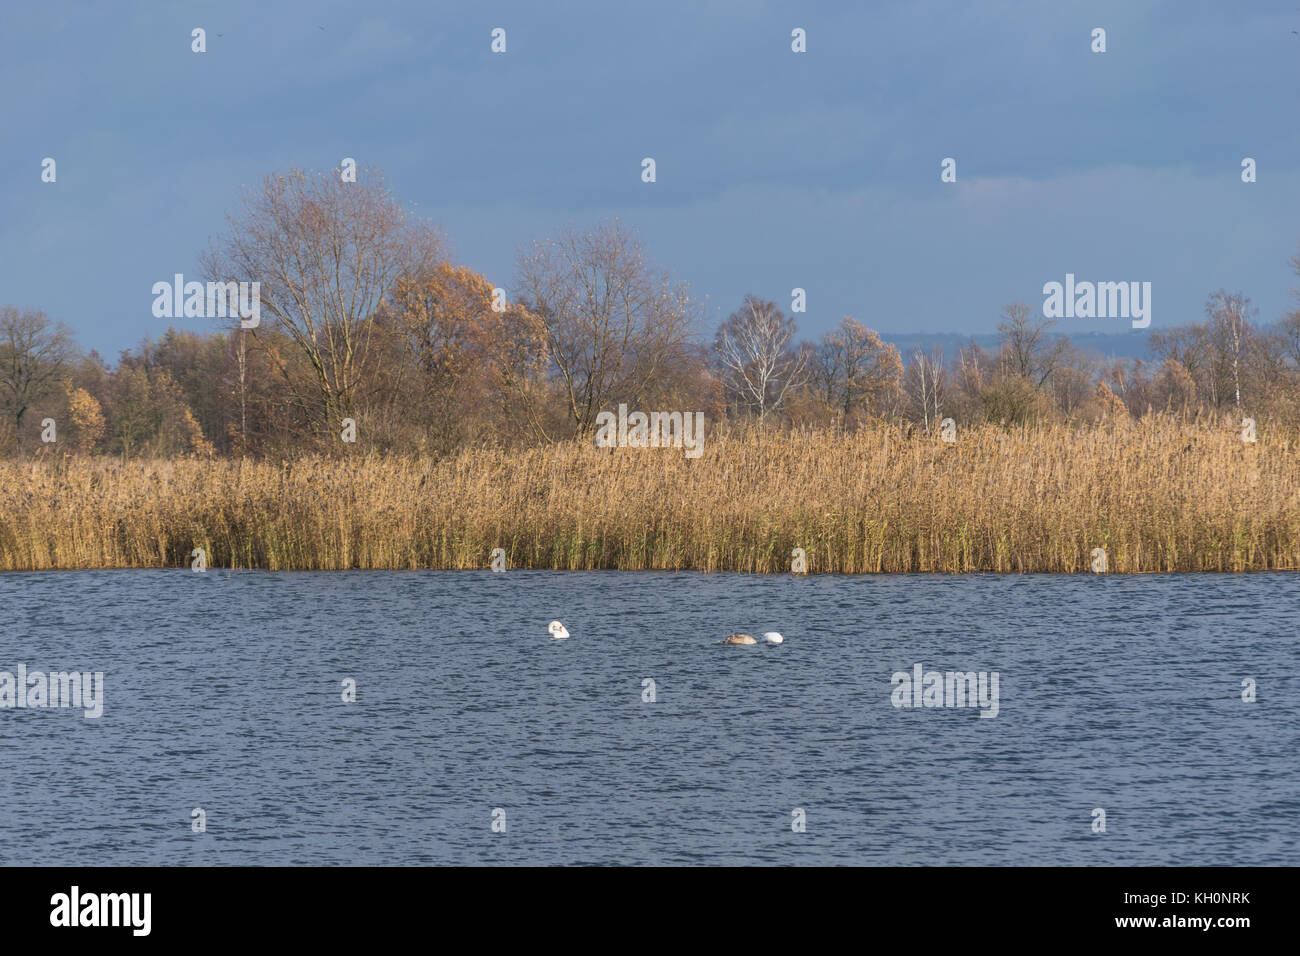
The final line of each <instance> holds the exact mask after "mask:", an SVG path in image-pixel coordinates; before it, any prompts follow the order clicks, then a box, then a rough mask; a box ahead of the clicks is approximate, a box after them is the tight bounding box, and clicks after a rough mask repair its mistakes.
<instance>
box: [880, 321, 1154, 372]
mask: <svg viewBox="0 0 1300 956" xmlns="http://www.w3.org/2000/svg"><path fill="white" fill-rule="evenodd" d="M880 337H881V338H882V339H884V340H885V341H886V342H888V343H890V344H891V345H893V346H895V347H897V348H898V351H899V352H901V353H902V355H903V364H904V365H906V364H907V363H908V361H909V360H910V359H911V356H912V353H913V352H915V351H916V350H917V349H930V348H933V347H934V346H936V345H937V346H940V347H942V348H943V357H944V362H945V363H947V362H949V361H951V360H952V359H954V358H956V357H957V350H958V349H961V348H965V347H966V346H967V345H969V344H970V342H971V340H972V339H973V340H974V341H975V344H976V345H978V346H979V347H980V348H982V349H984V350H985V351H987V352H995V351H997V348H998V337H997V335H996V334H985V335H968V334H964V333H961V332H934V333H926V332H918V333H913V334H905V335H898V334H890V333H886V332H881V333H880ZM1066 338H1068V339H1069V340H1070V341H1071V342H1072V343H1073V344H1074V346H1075V348H1077V349H1079V351H1081V352H1084V353H1085V354H1087V355H1090V356H1091V357H1093V358H1102V359H1135V358H1140V359H1142V360H1143V361H1147V362H1149V361H1151V360H1152V359H1153V358H1154V355H1153V353H1152V352H1151V348H1150V340H1149V339H1148V338H1147V333H1146V331H1145V330H1138V329H1134V330H1132V331H1129V332H1081V333H1079V334H1077V335H1068V336H1066Z"/></svg>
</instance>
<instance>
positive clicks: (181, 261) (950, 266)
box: [0, 0, 1300, 358]
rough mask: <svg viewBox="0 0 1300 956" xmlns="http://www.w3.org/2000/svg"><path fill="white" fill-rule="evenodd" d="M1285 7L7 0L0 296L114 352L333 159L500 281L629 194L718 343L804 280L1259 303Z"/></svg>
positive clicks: (1299, 244) (1287, 79)
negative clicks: (800, 34)
mask: <svg viewBox="0 0 1300 956" xmlns="http://www.w3.org/2000/svg"><path fill="white" fill-rule="evenodd" d="M194 27H203V28H204V29H205V30H206V31H207V43H208V51H207V52H206V53H204V54H195V53H192V52H191V51H190V30H191V29H192V28H194ZM494 27H502V28H504V29H505V30H506V31H507V47H508V49H507V52H506V53H505V54H493V53H491V52H490V49H489V44H490V32H491V30H492V28H494ZM795 27H802V28H804V29H805V30H806V31H807V37H808V39H807V44H808V52H807V53H803V54H795V53H792V52H791V50H790V31H791V30H792V29H793V28H795ZM1094 27H1102V28H1104V29H1106V31H1107V47H1108V50H1107V52H1106V53H1104V54H1097V53H1092V52H1091V51H1090V43H1091V38H1090V33H1091V30H1092V29H1093V28H1094ZM1293 30H1295V31H1300V0H1282V2H1277V3H1264V2H1250V3H1237V2H1228V0H1223V2H1214V3H1210V2H1203V3H1197V2H1176V3H1175V2H1170V3H1141V2H1132V0H1123V2H1113V3H1111V2H1092V3H1055V2H1054V3H1038V2H1024V3H1009V2H996V0H982V2H979V3H918V2H902V3H865V2H864V3H847V2H845V3H799V4H795V3H763V2H740V0H728V2H708V0H696V2H682V3H663V2H655V3H646V4H635V5H634V4H624V3H610V2H590V3H587V2H573V3H568V2H558V0H557V2H539V0H530V2H523V3H493V2H481V3H471V2H465V3H437V2H429V0H422V2H411V3H403V2H394V3H385V2H379V0H376V2H367V3H364V4H344V3H312V4H306V3H292V2H280V0H257V2H230V0H222V2H215V3H192V4H184V3H156V4H153V3H141V4H137V5H135V6H133V7H130V8H125V7H123V6H122V5H118V4H92V3H85V4H73V3H59V2H38V3H26V2H22V3H19V2H14V0H5V3H4V4H3V6H2V7H0V150H2V155H3V156H4V160H5V163H4V167H5V170H6V174H5V175H4V177H3V178H2V179H0V216H2V221H3V226H0V304H13V305H18V306H22V307H39V308H43V309H45V310H46V311H47V312H48V313H50V314H51V315H52V316H54V317H55V318H57V319H59V320H61V321H63V322H65V323H66V324H67V325H68V326H70V327H71V328H72V329H73V330H74V331H75V332H76V334H77V337H78V340H79V341H80V342H81V343H82V344H83V345H85V346H86V347H88V348H92V347H93V348H96V349H98V350H100V351H101V352H102V353H103V354H104V355H105V356H106V357H110V358H115V357H116V355H117V352H118V351H119V350H120V349H122V348H125V347H129V346H133V345H135V344H136V343H138V342H139V341H140V340H141V339H142V338H144V337H146V336H147V337H154V336H156V335H158V334H160V333H161V332H162V331H163V330H164V329H165V328H166V326H167V325H168V324H169V320H166V319H156V318H154V317H153V315H152V312H151V305H152V302H153V296H152V294H151V291H150V290H151V287H152V285H153V283H155V282H158V281H168V280H170V278H171V276H172V275H173V273H176V272H183V273H185V274H186V275H187V277H190V276H191V275H192V276H193V277H194V278H199V269H198V262H197V259H198V255H199V253H200V252H201V251H202V250H203V249H204V248H205V247H206V246H207V244H208V242H209V240H210V239H212V238H215V237H216V236H218V235H220V234H222V233H223V232H224V231H225V229H226V222H225V216H226V214H227V213H229V212H231V211H232V210H233V209H234V207H235V203H236V200H237V198H238V191H239V187H240V186H241V184H250V185H251V184H253V183H256V182H258V181H259V180H260V179H261V178H262V177H263V176H264V175H266V174H267V173H270V172H274V171H278V170H284V169H288V168H290V167H295V166H296V167H301V168H308V169H331V168H334V167H335V166H337V165H338V163H339V161H340V160H341V159H342V158H343V157H344V156H351V157H355V158H356V159H357V161H358V163H359V164H361V165H362V166H365V165H374V166H378V167H380V168H382V169H383V170H385V172H386V173H387V176H388V179H389V181H390V184H391V186H392V187H393V189H394V192H395V193H396V195H397V196H399V197H400V198H401V199H402V200H404V201H405V202H406V203H407V204H408V206H409V208H410V209H411V211H412V212H414V213H416V214H419V215H424V216H427V217H429V218H431V219H433V220H434V221H436V222H438V223H440V224H441V225H442V226H443V227H444V229H445V230H446V232H447V234H448V236H449V238H450V239H451V242H452V247H453V250H454V253H455V258H456V259H457V261H459V262H462V263H464V264H466V265H469V266H472V267H474V268H475V269H478V270H480V271H482V272H484V273H485V274H486V275H487V276H488V277H489V278H490V279H491V280H492V281H493V282H494V283H495V284H498V285H502V286H505V287H506V288H507V289H509V288H510V286H511V280H512V278H513V273H514V260H515V251H516V249H517V248H518V247H519V246H520V245H521V244H523V243H524V242H526V241H529V240H532V239H536V238H541V237H544V236H546V235H548V234H551V233H553V232H555V231H556V230H558V229H559V228H561V227H563V226H565V225H568V224H575V225H579V226H581V225H585V224H588V223H594V222H596V221H599V220H601V219H605V218H609V217H612V216H618V217H620V218H621V219H623V220H624V222H626V223H627V224H629V225H631V226H633V227H635V228H636V229H637V230H638V231H639V232H640V233H641V235H642V237H643V239H644V240H645V243H646V246H647V248H648V250H649V252H650V254H651V255H652V257H653V258H654V259H655V260H656V261H657V262H658V263H660V264H662V265H663V266H665V267H667V268H669V269H671V270H672V271H673V273H674V274H675V275H676V276H678V277H679V278H681V279H684V280H686V281H687V282H689V283H690V285H691V288H692V291H693V292H694V293H695V294H696V295H697V296H698V297H700V298H701V299H705V298H706V297H707V310H708V313H707V314H708V320H707V324H706V327H705V328H704V330H703V331H705V332H706V333H707V332H711V330H712V327H713V326H715V325H716V323H717V322H718V321H720V320H721V318H723V317H724V316H725V315H726V314H727V313H728V312H729V311H731V309H733V308H734V307H735V306H736V305H737V304H739V302H740V300H741V297H742V296H743V295H744V294H745V293H747V292H753V293H756V294H758V295H761V296H764V297H767V298H771V299H774V300H776V301H777V302H778V303H781V304H782V305H783V306H786V307H788V306H789V303H790V290H791V289H792V288H794V287H796V286H798V287H802V288H805V289H806V290H807V294H808V311H807V313H806V314H803V315H799V316H796V318H797V319H798V321H799V325H800V329H801V332H802V333H803V334H805V335H807V336H809V337H812V336H815V335H819V334H820V333H821V332H823V331H825V330H826V329H828V328H830V327H831V326H833V325H835V324H836V323H838V321H839V319H840V318H841V317H842V316H844V315H846V314H851V315H854V316H855V317H857V318H858V319H860V320H861V321H863V322H865V323H866V324H867V325H869V326H871V327H873V328H877V329H880V330H882V331H884V332H887V333H893V334H903V333H915V332H931V331H932V332H952V331H959V332H971V333H981V332H989V331H992V330H993V329H994V328H995V327H996V325H997V322H998V317H999V313H1000V311H1001V308H1002V306H1003V305H1004V304H1006V303H1008V302H1012V301H1029V302H1033V303H1035V304H1036V305H1039V306H1041V303H1042V300H1043V295H1042V291H1041V290H1042V286H1043V283H1045V282H1049V281H1058V282H1059V281H1062V280H1063V278H1064V276H1065V274H1066V273H1067V272H1073V273H1075V274H1076V276H1078V277H1079V278H1080V279H1081V280H1082V279H1091V280H1103V281H1121V280H1131V281H1150V282H1151V283H1152V287H1153V291H1152V305H1153V321H1152V325H1151V328H1152V329H1156V328H1160V327H1162V326H1167V325H1171V324H1178V323H1182V322H1186V321H1193V320H1199V319H1200V318H1201V309H1202V305H1203V303H1204V301H1205V298H1206V295H1207V294H1208V293H1209V292H1211V291H1212V290H1214V289H1217V288H1219V287H1226V288H1228V289H1229V290H1241V291H1243V292H1245V293H1246V294H1248V295H1250V296H1251V297H1252V298H1253V299H1254V302H1255V304H1256V305H1257V306H1258V307H1259V309H1260V319H1261V320H1262V321H1266V322H1267V321H1273V320H1274V319H1276V318H1278V317H1279V316H1280V315H1282V314H1283V313H1285V312H1286V311H1288V310H1290V309H1291V308H1294V307H1295V301H1296V300H1295V299H1294V297H1293V296H1292V292H1291V290H1292V289H1293V288H1295V287H1296V286H1300V277H1296V276H1295V275H1293V274H1292V272H1291V271H1290V268H1289V265H1288V260H1289V258H1290V257H1291V256H1292V255H1293V254H1294V253H1295V252H1296V251H1297V249H1298V248H1300V122H1298V119H1300V109H1297V106H1298V103H1297V92H1298V91H1300V32H1297V33H1292V32H1291V31H1293ZM219 34H220V35H219ZM46 156H51V157H54V158H55V159H56V161H57V163H58V181H57V182H56V183H53V184H48V183H42V182H41V179H40V172H41V168H40V164H41V160H42V158H44V157H46ZM645 156H652V157H654V158H655V160H656V163H657V172H658V181H657V182H655V183H653V184H646V183H643V182H641V177H640V172H641V165H640V164H641V159H642V158H643V157H645ZM948 156H951V157H954V158H955V159H956V160H957V164H958V165H957V171H958V181H957V182H956V183H952V184H944V183H941V182H940V180H939V172H940V169H939V164H940V161H941V160H942V159H943V158H944V157H948ZM1246 156H1250V157H1253V158H1254V159H1255V160H1256V161H1257V163H1258V181H1257V182H1255V183H1253V184H1244V183H1242V182H1241V178H1240V163H1241V160H1242V158H1243V157H1246ZM182 321H183V320H182ZM190 321H192V322H194V323H196V325H197V324H198V323H200V322H202V321H203V320H190ZM1127 325H1128V323H1127V322H1125V321H1123V320H1114V319H1111V320H1098V319H1093V320H1068V321H1063V322H1062V323H1061V326H1060V327H1061V329H1062V330H1063V331H1066V332H1087V331H1104V332H1119V331H1123V330H1124V329H1125V328H1126V327H1127ZM1148 331H1149V330H1148ZM1134 334H1143V333H1138V332H1135V333H1134Z"/></svg>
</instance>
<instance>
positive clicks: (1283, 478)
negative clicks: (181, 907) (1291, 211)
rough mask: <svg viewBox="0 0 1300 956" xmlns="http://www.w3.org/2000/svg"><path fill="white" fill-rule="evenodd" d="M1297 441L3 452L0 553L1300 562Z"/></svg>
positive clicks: (1138, 435)
mask: <svg viewBox="0 0 1300 956" xmlns="http://www.w3.org/2000/svg"><path fill="white" fill-rule="evenodd" d="M1298 452H1300V436H1297V434H1296V432H1295V430H1294V429H1291V430H1289V431H1287V432H1285V433H1283V432H1281V431H1279V430H1277V429H1274V430H1271V431H1268V432H1261V433H1260V436H1259V441H1258V443H1256V444H1246V443H1243V442H1242V441H1241V437H1240V435H1239V434H1238V433H1237V432H1236V431H1233V430H1230V429H1227V428H1214V427H1210V426H1207V425H1200V424H1189V423H1184V422H1179V421H1177V420H1175V419H1172V418H1164V417H1160V416H1154V417H1149V418H1146V419H1143V420H1141V421H1139V422H1136V423H1128V422H1115V423H1104V424H1102V425H1097V426H1088V427H1073V426H1067V425H1042V426H1036V427H1031V428H1024V429H1013V430H1010V431H1008V430H1005V429H1001V428H998V427H993V426H989V427H982V428H977V429H973V430H970V431H966V432H964V433H962V434H960V435H959V438H958V441H957V443H956V444H951V445H949V444H944V443H943V442H941V441H939V440H938V439H937V438H932V437H929V436H924V435H920V434H913V435H912V436H910V437H909V436H906V435H905V434H904V432H903V431H902V430H901V429H899V428H897V427H894V426H887V425H880V426H877V427H874V428H868V429H863V430H860V431H858V432H856V433H853V434H842V433H838V432H834V431H830V430H820V431H806V432H794V433H776V432H773V433H769V434H766V435H763V434H760V433H756V432H750V433H747V434H737V435H731V436H721V437H717V438H712V437H711V436H710V438H709V439H708V440H706V443H705V448H704V454H703V457H701V458H698V459H694V460H691V459H687V458H686V457H685V456H684V455H683V453H682V451H681V449H670V448H662V449H655V448H647V449H637V448H626V449H597V448H595V447H592V446H590V445H586V444H576V443H571V444H563V445H557V446H549V447H545V448H535V449H531V450H524V451H511V452H507V451H501V450H497V449H474V450H469V451H465V452H463V453H461V454H460V455H458V456H456V457H453V458H449V459H444V460H441V461H434V460H429V459H409V458H396V457H380V456H375V455H371V456H358V457H353V458H347V457H339V458H329V457H322V458H312V459H303V460H298V461H293V462H266V461H253V460H242V461H241V460H230V461H225V460H212V461H206V460H198V459H183V460H171V461H126V462H122V461H118V460H111V459H100V458H94V459H89V458H77V457H67V458H49V459H41V460H24V461H9V462H4V463H0V569H3V570H46V569H56V568H160V567H184V566H188V565H189V562H190V554H191V551H192V549H194V548H203V549H204V550H205V552H206V554H207V560H208V565H209V567H233V568H265V569H271V570H286V569H304V570H307V569H311V570H332V569H349V568H361V569H380V568H387V569H399V568H437V569H469V568H485V567H487V566H488V562H489V555H490V553H491V551H492V549H494V548H498V547H500V548H503V549H504V550H505V552H506V555H507V558H508V562H509V565H510V566H511V567H514V568H520V567H523V568H553V569H583V570H587V569H604V568H611V569H620V570H644V569H668V570H695V571H744V572H758V573H767V572H786V573H788V572H789V571H790V562H791V552H792V551H793V549H795V548H803V549H804V550H805V552H806V554H807V564H808V571H809V572H810V573H821V572H832V573H846V574H859V573H881V572H884V573H898V572H941V573H961V572H974V571H993V572H1030V571H1049V572H1065V573H1074V572H1086V571H1088V570H1089V569H1090V564H1091V557H1090V555H1091V552H1092V550H1093V549H1094V548H1104V549H1105V550H1106V552H1107V558H1108V565H1109V571H1110V572H1112V573H1133V572H1147V571H1249V570H1265V569H1295V568H1300V454H1298Z"/></svg>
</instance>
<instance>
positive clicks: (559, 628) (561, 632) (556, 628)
mask: <svg viewBox="0 0 1300 956" xmlns="http://www.w3.org/2000/svg"><path fill="white" fill-rule="evenodd" d="M547 630H548V631H550V632H551V640H553V641H562V640H564V639H565V638H566V637H568V636H569V632H568V631H566V630H565V629H564V625H563V624H561V623H560V622H559V621H552V622H551V624H550V626H549V627H548V628H547Z"/></svg>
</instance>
